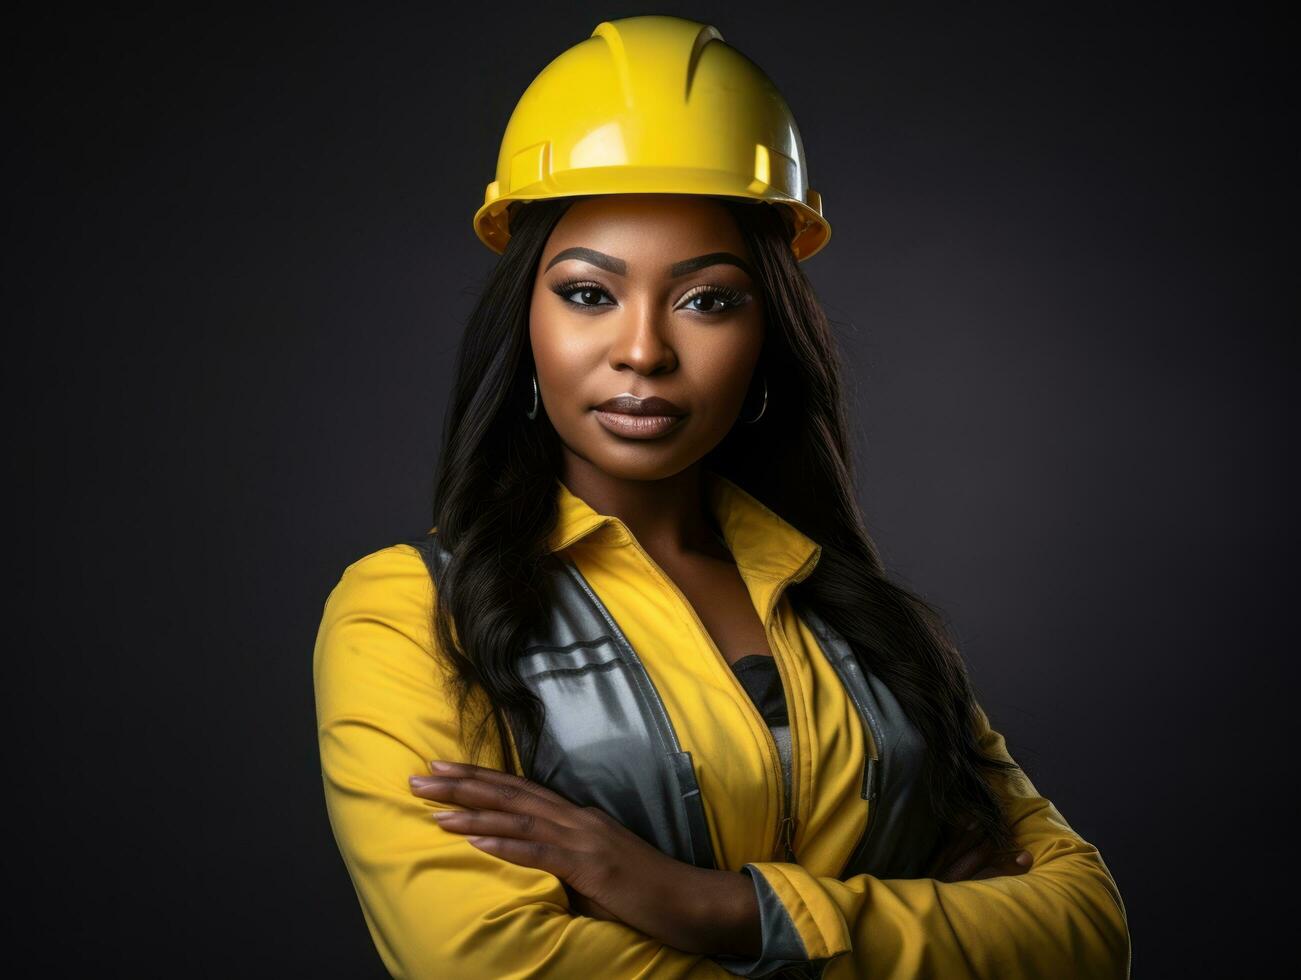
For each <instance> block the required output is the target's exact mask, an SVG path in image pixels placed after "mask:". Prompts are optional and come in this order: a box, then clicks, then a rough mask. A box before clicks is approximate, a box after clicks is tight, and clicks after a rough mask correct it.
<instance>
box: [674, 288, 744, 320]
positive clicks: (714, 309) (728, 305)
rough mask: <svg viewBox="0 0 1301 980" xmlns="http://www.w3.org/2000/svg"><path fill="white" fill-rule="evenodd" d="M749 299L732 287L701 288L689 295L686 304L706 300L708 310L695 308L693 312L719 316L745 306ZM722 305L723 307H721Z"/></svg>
mask: <svg viewBox="0 0 1301 980" xmlns="http://www.w3.org/2000/svg"><path fill="white" fill-rule="evenodd" d="M747 299H749V297H748V296H747V295H746V294H745V293H743V292H741V291H740V290H739V289H733V288H732V287H731V286H701V287H700V288H699V289H698V290H696V291H695V292H693V293H691V294H690V295H688V296H687V298H686V300H684V303H694V302H695V301H696V300H704V301H706V302H707V308H706V309H701V308H700V307H695V308H694V309H692V312H694V313H705V314H708V315H709V316H718V315H719V314H720V313H728V312H730V311H732V310H734V309H736V308H737V307H738V306H744V305H745V302H746V300H747ZM720 304H723V305H721V307H720Z"/></svg>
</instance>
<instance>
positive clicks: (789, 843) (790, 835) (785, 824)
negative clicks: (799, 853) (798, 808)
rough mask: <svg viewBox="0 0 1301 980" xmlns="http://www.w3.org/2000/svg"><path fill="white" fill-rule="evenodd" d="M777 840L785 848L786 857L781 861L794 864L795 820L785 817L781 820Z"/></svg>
mask: <svg viewBox="0 0 1301 980" xmlns="http://www.w3.org/2000/svg"><path fill="white" fill-rule="evenodd" d="M778 839H779V840H780V841H781V842H782V843H783V844H784V845H785V847H786V857H785V858H784V859H783V860H785V861H788V862H791V863H794V862H795V818H794V817H786V818H784V819H783V820H782V822H781V827H780V828H779V830H778Z"/></svg>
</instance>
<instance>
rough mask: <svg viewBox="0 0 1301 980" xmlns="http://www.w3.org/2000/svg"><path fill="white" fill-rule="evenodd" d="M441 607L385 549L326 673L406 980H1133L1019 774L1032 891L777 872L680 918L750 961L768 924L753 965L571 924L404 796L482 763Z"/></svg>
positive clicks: (330, 719)
mask: <svg viewBox="0 0 1301 980" xmlns="http://www.w3.org/2000/svg"><path fill="white" fill-rule="evenodd" d="M430 590H431V586H430V584H429V578H428V575H427V573H426V572H425V570H424V567H423V565H422V563H421V562H420V560H419V558H418V556H415V555H414V553H404V552H402V551H401V550H398V549H397V548H394V549H386V550H385V551H382V552H377V553H376V554H375V555H372V556H368V557H367V558H365V559H362V560H361V561H360V562H357V563H354V564H353V565H352V566H350V567H349V569H348V570H347V571H346V572H345V573H344V576H343V578H342V579H341V581H340V582H339V584H338V586H336V588H335V589H334V591H333V592H332V593H331V595H330V597H329V599H328V600H327V602H326V608H325V613H324V616H323V618H322V622H321V628H320V631H319V632H318V636H317V643H316V649H315V653H314V658H313V673H314V681H315V690H316V699H317V723H318V741H319V746H320V753H321V766H322V777H323V782H324V788H325V798H326V804H327V809H328V813H329V817H330V822H331V826H332V828H333V831H334V834H335V839H336V842H337V844H338V847H339V851H340V854H341V856H342V858H343V860H344V863H345V866H346V867H347V869H348V872H349V874H350V876H351V878H352V882H353V885H354V887H355V889H356V893H357V896H358V899H359V901H360V904H361V906H362V911H363V914H364V917H365V921H366V924H367V927H368V929H369V930H370V933H371V936H372V939H373V940H374V942H375V945H376V949H377V951H378V952H379V955H380V957H381V959H382V960H383V962H384V964H385V966H386V967H387V968H388V969H389V972H390V973H391V974H392V975H393V976H395V977H412V978H414V977H435V976H443V975H459V976H467V977H469V976H482V977H508V976H525V975H527V976H535V977H572V976H585V975H600V976H605V977H616V978H624V977H643V976H646V977H650V976H653V977H657V978H658V977H664V978H678V977H686V978H693V980H694V978H700V977H710V978H717V980H724V978H728V977H731V976H735V975H742V976H752V977H760V976H765V975H767V974H768V973H770V972H771V971H772V970H775V969H777V968H778V967H779V966H781V965H782V964H785V963H799V962H810V963H816V962H817V961H824V962H825V966H826V969H825V971H824V973H823V976H824V978H826V980H834V978H836V977H851V976H853V977H866V976H871V977H916V976H931V975H934V976H944V977H946V978H947V977H1031V976H1034V977H1038V976H1044V977H1057V976H1069V975H1087V976H1098V977H1127V976H1128V972H1129V933H1128V927H1127V923H1126V919H1125V912H1124V907H1123V904H1122V903H1121V899H1120V895H1119V892H1118V890H1117V889H1116V886H1115V883H1114V882H1113V880H1112V878H1111V875H1110V873H1109V872H1108V870H1107V868H1106V865H1105V864H1104V863H1103V861H1102V857H1101V855H1100V854H1099V853H1098V851H1097V849H1096V848H1094V847H1093V846H1092V845H1090V844H1088V843H1087V842H1086V841H1084V840H1083V839H1082V838H1080V837H1079V836H1078V835H1077V834H1076V833H1075V832H1074V831H1073V830H1072V829H1071V828H1070V827H1069V825H1068V824H1067V823H1066V821H1065V820H1064V819H1063V818H1062V816H1061V814H1060V813H1058V812H1057V810H1056V809H1055V807H1053V805H1052V804H1051V803H1050V802H1049V801H1048V800H1046V799H1044V798H1043V797H1041V796H1039V795H1038V793H1037V791H1036V790H1035V788H1034V786H1033V785H1032V784H1031V783H1030V781H1029V779H1028V778H1026V777H1025V775H1024V774H1023V773H1020V772H1017V773H1013V774H1010V776H1008V777H1006V778H1005V779H1004V781H1003V782H1002V783H1001V784H1000V786H999V792H1000V795H1002V797H1003V798H1004V800H1005V802H1006V803H1007V805H1008V809H1009V814H1010V818H1011V820H1012V829H1013V833H1014V834H1015V836H1016V839H1017V844H1018V846H1020V847H1023V848H1025V849H1027V850H1029V851H1030V852H1031V854H1032V855H1033V858H1034V863H1033V865H1032V867H1031V869H1030V870H1029V871H1027V872H1026V873H1025V874H1021V875H1017V876H1007V877H991V878H986V879H983V880H972V881H956V882H945V881H940V880H937V879H931V878H918V879H880V878H875V877H873V876H871V875H858V876H855V877H853V878H850V879H849V880H847V881H840V880H838V879H835V878H824V877H819V876H816V875H813V874H811V873H809V872H808V871H807V870H805V869H804V868H803V867H801V866H800V865H797V864H788V863H779V862H757V863H754V864H749V865H746V866H745V868H744V869H743V870H744V871H745V874H744V875H741V874H736V873H735V872H715V873H713V874H719V875H727V876H728V881H729V882H730V883H729V884H727V885H726V886H725V889H728V890H723V891H719V892H717V893H716V897H717V898H718V900H717V901H701V897H702V896H701V894H699V893H698V894H694V895H691V896H688V898H689V899H691V901H690V902H689V903H684V904H683V905H682V906H681V907H682V908H684V909H688V910H691V914H692V915H695V916H707V915H708V914H709V911H710V910H711V909H714V910H717V915H718V916H719V919H718V921H716V922H715V923H712V926H716V927H717V928H718V929H719V930H720V935H731V936H732V937H733V938H734V941H739V942H742V943H744V939H741V940H735V937H737V936H741V937H744V936H746V935H749V936H750V937H751V938H753V936H754V935H755V934H756V930H755V928H754V926H755V923H754V917H755V916H756V915H757V916H758V919H759V922H758V929H757V934H758V936H759V937H760V946H759V949H758V950H757V951H754V950H753V947H751V950H750V951H753V952H756V955H755V956H754V957H752V958H748V959H742V958H741V957H740V956H738V955H735V954H737V953H739V952H740V951H741V950H742V949H743V948H744V946H743V945H742V946H735V947H733V948H732V949H731V950H730V951H727V950H724V949H719V950H718V954H720V955H716V956H711V955H706V954H704V953H701V952H684V951H683V950H681V949H678V948H676V947H674V946H672V945H669V944H667V943H665V942H663V941H662V940H661V939H658V938H655V937H653V936H650V935H648V934H647V933H645V932H643V931H640V930H638V929H635V928H633V927H631V926H629V925H627V924H625V923H623V922H620V921H612V920H606V919H601V918H593V917H591V916H589V915H576V914H574V913H575V909H573V908H572V907H571V901H570V895H569V893H568V892H567V890H566V888H565V883H564V882H563V881H562V880H561V879H560V878H559V877H558V876H557V875H555V874H553V873H551V872H548V871H545V870H541V869H539V868H534V867H528V866H524V865H520V864H515V863H512V862H510V861H507V860H504V859H503V858H502V857H499V856H496V855H493V854H491V853H489V852H488V851H485V850H481V849H479V848H477V847H475V846H474V845H473V844H471V843H470V842H469V841H468V840H467V839H466V837H465V836H464V835H463V834H460V833H456V832H454V831H452V830H447V829H443V828H441V827H440V826H439V825H438V824H437V823H435V821H433V820H431V819H430V818H429V814H430V812H432V810H433V809H435V806H434V804H433V803H432V802H431V801H430V800H429V799H425V798H422V797H420V796H418V795H415V794H413V793H412V792H411V789H410V786H409V784H408V779H409V777H411V776H424V775H428V774H429V769H428V763H429V761H430V760H434V759H442V760H448V761H470V760H465V759H463V758H462V750H461V747H460V740H459V738H458V733H457V719H456V718H455V717H454V712H453V708H452V705H451V701H450V699H449V697H448V696H447V692H446V691H444V690H443V689H442V687H441V685H440V684H439V678H440V677H441V676H442V675H441V671H440V667H439V665H438V664H437V663H436V662H435V659H434V651H433V650H431V649H430V648H429V646H428V639H427V637H428V634H429V631H428V628H427V625H426V624H425V621H424V619H423V617H425V616H427V615H428V614H429V609H430V601H431V597H430ZM980 718H981V720H982V723H983V726H984V728H983V731H982V734H981V742H982V745H984V747H985V748H986V751H988V752H990V753H991V754H995V755H1000V756H1004V757H1006V747H1005V744H1004V741H1003V738H1002V736H1001V735H999V734H998V733H997V732H994V731H993V730H992V729H990V728H989V726H988V719H987V718H986V716H985V715H984V712H983V711H982V712H980ZM488 744H489V745H493V744H495V743H494V742H493V740H491V739H489V740H488ZM480 761H481V762H482V764H483V765H485V766H488V767H492V768H497V769H504V768H506V767H505V766H504V765H502V762H503V760H500V759H495V758H486V759H483V760H480ZM747 876H748V877H747ZM722 880H723V879H721V878H719V879H715V881H722ZM738 882H743V883H742V884H740V885H738ZM738 888H740V889H750V888H752V889H753V897H752V898H751V897H750V896H749V895H747V894H746V893H745V892H744V891H743V890H738ZM738 915H739V916H741V917H742V918H741V919H740V920H739V922H738V919H737V916H738ZM747 917H748V919H747ZM697 922H698V925H699V921H698V920H697ZM708 927H711V924H708V923H707V924H706V928H708ZM729 930H730V931H729ZM725 952H730V953H731V954H733V955H721V954H724V953H725Z"/></svg>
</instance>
